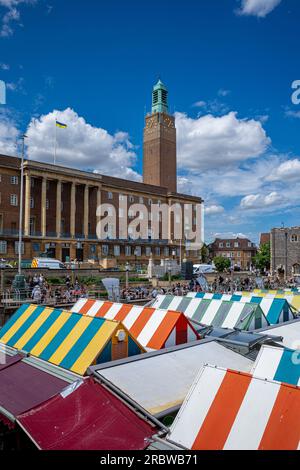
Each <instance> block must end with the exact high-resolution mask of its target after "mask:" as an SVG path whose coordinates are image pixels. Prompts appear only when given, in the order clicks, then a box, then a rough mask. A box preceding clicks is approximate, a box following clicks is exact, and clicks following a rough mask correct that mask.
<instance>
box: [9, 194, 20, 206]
mask: <svg viewBox="0 0 300 470" xmlns="http://www.w3.org/2000/svg"><path fill="white" fill-rule="evenodd" d="M10 205H11V206H17V205H18V196H17V195H16V194H11V195H10Z"/></svg>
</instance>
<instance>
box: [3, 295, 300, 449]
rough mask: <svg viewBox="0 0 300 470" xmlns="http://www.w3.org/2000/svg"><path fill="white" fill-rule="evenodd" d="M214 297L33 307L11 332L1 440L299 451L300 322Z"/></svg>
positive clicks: (7, 332)
mask: <svg viewBox="0 0 300 470" xmlns="http://www.w3.org/2000/svg"><path fill="white" fill-rule="evenodd" d="M256 295H257V294H256ZM272 295H274V294H272ZM279 295H281V294H279ZM203 297H204V296H203ZM203 297H202V298H201V297H197V296H196V297H195V296H194V297H193V296H188V297H176V298H175V297H174V298H171V297H170V296H160V297H158V298H157V299H156V301H155V302H154V305H152V306H151V307H139V306H134V305H123V304H116V303H111V302H102V301H92V300H87V299H80V300H79V301H78V303H77V304H75V305H74V307H73V309H72V312H66V311H63V310H58V309H51V308H45V307H41V306H36V305H28V304H27V305H24V306H22V307H21V308H20V309H19V310H18V311H17V312H16V313H15V314H14V315H13V316H12V318H11V319H10V320H9V321H8V322H7V324H6V325H5V326H4V327H3V328H2V329H1V330H0V422H1V424H0V433H1V432H2V434H3V436H5V433H6V430H10V431H11V432H15V433H17V434H21V436H23V437H22V439H21V440H20V439H19V442H23V441H24V439H25V438H26V439H27V441H26V442H27V445H28V446H29V445H33V446H34V447H36V448H38V449H61V450H67V449H70V450H71V449H74V450H75V449H84V450H138V449H146V448H149V449H182V448H183V449H297V448H299V442H300V419H299V418H300V396H299V391H300V389H299V385H300V359H299V356H300V355H299V351H298V350H297V349H298V348H299V347H300V344H299V338H300V320H299V319H298V318H294V314H293V311H292V309H291V310H290V311H291V312H292V313H291V314H289V315H286V314H285V312H282V311H281V312H279V310H278V313H276V315H277V316H275V314H274V310H272V318H273V319H276V320H277V321H276V324H275V325H272V324H271V322H270V320H268V313H264V311H263V309H262V306H261V303H258V302H250V303H249V302H245V301H242V300H241V299H240V300H222V299H215V298H210V299H206V298H203ZM262 298H264V297H262ZM281 300H282V299H281ZM216 302H217V303H216ZM275 304H277V302H276V303H275ZM283 304H284V305H283V310H284V309H285V308H286V305H285V304H286V300H284V302H283ZM264 305H265V304H264ZM264 308H266V305H265V307H264ZM269 311H270V309H269ZM269 318H271V317H270V313H269ZM291 318H292V320H291ZM274 321H275V320H274ZM297 341H298V343H297ZM291 429H292V431H291Z"/></svg>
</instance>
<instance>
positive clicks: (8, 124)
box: [0, 112, 20, 156]
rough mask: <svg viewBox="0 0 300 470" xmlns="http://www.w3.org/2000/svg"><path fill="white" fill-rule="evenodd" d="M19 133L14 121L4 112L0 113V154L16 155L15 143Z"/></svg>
mask: <svg viewBox="0 0 300 470" xmlns="http://www.w3.org/2000/svg"><path fill="white" fill-rule="evenodd" d="M19 136H20V132H19V130H18V128H17V126H16V123H15V122H14V120H13V119H12V118H11V117H10V116H9V115H7V114H5V113H4V112H1V113H0V154H2V155H12V156H15V155H16V154H17V142H18V138H19Z"/></svg>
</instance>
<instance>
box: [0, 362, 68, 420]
mask: <svg viewBox="0 0 300 470" xmlns="http://www.w3.org/2000/svg"><path fill="white" fill-rule="evenodd" d="M22 359H23V358H22V357H20V356H17V355H16V356H13V357H10V358H9V359H8V361H7V363H6V364H5V366H4V365H3V368H2V369H0V419H2V421H3V422H5V424H8V422H9V421H10V422H11V423H12V425H13V422H14V419H15V417H16V416H17V415H19V414H21V413H24V412H25V411H27V410H30V409H31V408H33V407H35V406H37V405H39V404H40V403H42V402H44V401H46V400H49V398H51V397H53V396H54V395H56V394H57V393H59V392H61V391H62V390H63V389H64V388H66V387H67V386H68V385H69V382H67V381H64V380H62V379H60V378H58V377H55V376H54V375H51V374H49V373H47V372H45V371H43V370H40V369H38V368H37V367H32V366H31V365H29V364H27V363H26V362H23V361H22Z"/></svg>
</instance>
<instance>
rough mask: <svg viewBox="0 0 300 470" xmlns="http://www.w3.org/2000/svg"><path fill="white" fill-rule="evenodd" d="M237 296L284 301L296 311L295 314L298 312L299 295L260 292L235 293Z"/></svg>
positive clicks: (299, 306) (299, 309)
mask: <svg viewBox="0 0 300 470" xmlns="http://www.w3.org/2000/svg"><path fill="white" fill-rule="evenodd" d="M236 294H237V295H243V296H246V297H252V296H253V295H255V296H257V297H264V298H267V299H285V300H286V301H287V302H288V303H289V304H290V305H292V307H294V308H295V309H296V311H297V312H300V295H299V293H298V294H297V293H295V292H292V293H289V292H285V293H280V294H278V293H274V292H273V293H272V291H268V292H261V293H259V294H258V293H256V292H236Z"/></svg>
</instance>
